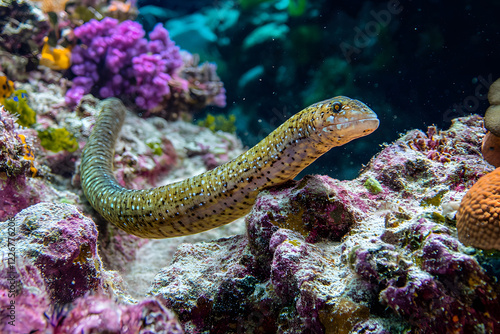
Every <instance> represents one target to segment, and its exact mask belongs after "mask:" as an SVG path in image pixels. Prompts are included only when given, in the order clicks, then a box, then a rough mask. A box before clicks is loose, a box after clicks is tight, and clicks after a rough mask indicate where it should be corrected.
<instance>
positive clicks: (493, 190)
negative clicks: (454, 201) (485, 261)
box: [457, 168, 500, 250]
mask: <svg viewBox="0 0 500 334" xmlns="http://www.w3.org/2000/svg"><path fill="white" fill-rule="evenodd" d="M457 230H458V238H459V239H460V241H461V242H462V243H464V244H465V245H470V246H474V247H477V248H482V249H496V250H500V168H497V169H495V170H494V171H493V172H491V173H489V174H487V175H485V176H483V177H482V178H480V179H479V181H477V182H476V183H475V184H474V185H473V186H472V188H470V189H469V191H468V192H467V194H466V195H465V196H464V198H463V199H462V202H461V203H460V208H459V210H458V213H457Z"/></svg>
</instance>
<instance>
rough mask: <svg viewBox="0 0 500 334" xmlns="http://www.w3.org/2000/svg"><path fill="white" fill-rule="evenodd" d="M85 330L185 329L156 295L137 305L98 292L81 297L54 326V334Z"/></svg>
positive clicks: (165, 332) (145, 332)
mask: <svg viewBox="0 0 500 334" xmlns="http://www.w3.org/2000/svg"><path fill="white" fill-rule="evenodd" d="M82 332H84V333H123V334H128V333H130V334H133V333H138V334H149V333H162V334H181V333H184V331H183V330H182V327H181V325H180V324H179V322H178V321H177V320H176V318H175V315H174V314H173V313H172V312H171V311H169V310H167V309H165V307H163V306H162V305H161V304H160V303H158V301H156V300H154V299H145V300H143V301H142V302H140V303H138V304H136V305H118V304H116V303H115V302H114V301H112V300H110V299H108V298H104V297H99V296H91V297H87V298H80V299H78V300H77V301H76V302H75V303H74V304H73V306H72V309H71V311H69V312H68V313H67V314H66V315H65V316H64V318H63V319H61V321H60V323H58V324H57V326H56V328H55V330H54V334H63V333H82Z"/></svg>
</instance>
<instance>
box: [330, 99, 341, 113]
mask: <svg viewBox="0 0 500 334" xmlns="http://www.w3.org/2000/svg"><path fill="white" fill-rule="evenodd" d="M332 107H333V110H335V111H340V110H342V103H341V102H338V101H337V102H334V103H333V105H332Z"/></svg>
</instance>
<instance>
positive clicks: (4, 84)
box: [0, 76, 14, 104]
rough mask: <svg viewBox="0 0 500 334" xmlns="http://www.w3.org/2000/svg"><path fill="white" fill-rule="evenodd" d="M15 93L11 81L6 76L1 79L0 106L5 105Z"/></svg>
mask: <svg viewBox="0 0 500 334" xmlns="http://www.w3.org/2000/svg"><path fill="white" fill-rule="evenodd" d="M13 91H14V83H13V82H12V81H10V80H9V79H8V78H7V77H6V76H1V77H0V104H4V103H5V99H6V98H8V97H9V96H10V95H11V94H12V92H13Z"/></svg>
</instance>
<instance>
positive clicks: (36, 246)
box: [0, 203, 183, 334]
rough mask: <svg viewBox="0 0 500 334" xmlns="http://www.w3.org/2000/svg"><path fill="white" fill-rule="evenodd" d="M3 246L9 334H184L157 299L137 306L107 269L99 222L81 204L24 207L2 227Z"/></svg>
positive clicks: (2, 297) (1, 325) (0, 302)
mask: <svg viewBox="0 0 500 334" xmlns="http://www.w3.org/2000/svg"><path fill="white" fill-rule="evenodd" d="M0 242H1V243H0V247H1V248H0V251H1V252H2V254H6V256H8V258H9V259H10V260H6V261H4V262H2V266H1V267H0V306H1V308H0V319H2V321H1V322H0V332H2V333H20V334H21V333H22V334H24V333H35V332H40V333H47V334H63V333H64V334H66V333H123V334H126V333H143V334H146V333H162V334H177V333H183V330H182V327H181V325H180V323H179V322H178V321H177V319H176V317H175V315H174V314H173V313H172V312H171V311H169V310H167V309H166V308H165V307H164V306H162V305H161V304H160V303H159V302H158V301H157V300H154V299H144V300H142V301H140V302H138V303H136V304H133V305H130V303H131V302H133V300H131V299H129V297H128V296H127V295H126V294H123V290H122V286H121V278H120V277H119V275H117V273H116V272H108V271H105V270H104V269H103V268H102V264H101V259H100V257H99V255H98V253H97V229H96V226H95V224H94V223H93V222H92V221H91V220H90V219H88V218H86V217H84V216H83V215H82V214H81V213H80V212H79V211H78V210H77V209H76V208H75V207H74V206H71V205H69V204H58V205H55V204H49V203H40V204H37V205H34V206H32V207H30V208H28V209H25V210H23V211H22V212H21V213H19V214H17V215H16V216H15V217H14V218H13V219H10V220H8V221H6V222H3V223H0ZM11 305H14V306H13V307H11V308H9V306H11ZM11 315H12V320H13V322H12V323H9V322H8V321H4V320H8V319H11V318H10V317H11Z"/></svg>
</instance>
